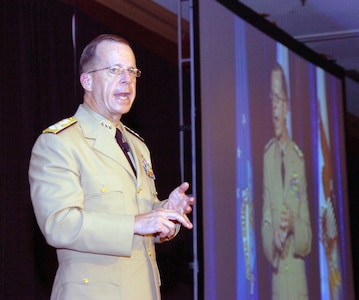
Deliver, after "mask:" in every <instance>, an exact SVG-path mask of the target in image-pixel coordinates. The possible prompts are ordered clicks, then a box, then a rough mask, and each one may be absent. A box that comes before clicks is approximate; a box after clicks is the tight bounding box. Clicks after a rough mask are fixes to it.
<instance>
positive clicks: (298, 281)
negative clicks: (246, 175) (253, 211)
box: [262, 64, 312, 300]
mask: <svg viewBox="0 0 359 300" xmlns="http://www.w3.org/2000/svg"><path fill="white" fill-rule="evenodd" d="M270 97H271V101H272V102H271V103H272V121H273V127H274V133H275V137H274V138H272V139H271V140H270V141H269V142H268V144H267V145H266V147H265V152H264V170H263V176H264V179H263V216H262V240H263V248H264V254H265V256H266V258H267V259H268V261H269V262H270V263H271V265H272V270H273V272H272V274H273V276H272V299H280V300H290V299H295V300H298V299H307V298H308V291H307V282H306V274H305V261H304V257H305V256H306V255H308V254H309V253H310V250H311V240H312V232H311V227H310V219H309V209H308V200H307V192H306V178H305V165H304V157H303V154H302V152H301V150H300V149H299V148H298V146H297V145H296V144H295V143H294V142H293V141H292V140H291V139H290V136H289V133H288V128H287V123H286V118H287V113H288V100H287V99H288V96H287V89H286V80H285V77H284V72H283V70H282V68H281V66H280V65H278V64H277V65H276V66H275V67H274V68H273V70H272V73H271V93H270Z"/></svg>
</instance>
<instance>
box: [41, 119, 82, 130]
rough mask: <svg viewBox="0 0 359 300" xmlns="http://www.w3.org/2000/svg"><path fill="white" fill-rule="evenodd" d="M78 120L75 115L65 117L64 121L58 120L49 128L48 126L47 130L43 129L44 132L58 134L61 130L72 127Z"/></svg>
mask: <svg viewBox="0 0 359 300" xmlns="http://www.w3.org/2000/svg"><path fill="white" fill-rule="evenodd" d="M76 122H77V120H76V119H75V118H74V117H71V118H67V119H63V120H62V121H60V122H57V123H56V124H54V125H51V126H49V127H48V128H46V129H45V130H43V133H47V132H49V133H54V134H57V133H59V132H60V131H62V130H64V129H66V128H68V127H70V126H71V125H73V124H75V123H76Z"/></svg>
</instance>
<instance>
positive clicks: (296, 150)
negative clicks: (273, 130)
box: [293, 142, 304, 159]
mask: <svg viewBox="0 0 359 300" xmlns="http://www.w3.org/2000/svg"><path fill="white" fill-rule="evenodd" d="M293 148H294V150H295V152H296V153H297V154H298V156H299V158H301V159H303V158H304V154H303V152H302V150H300V149H299V147H298V145H297V144H296V143H294V142H293Z"/></svg>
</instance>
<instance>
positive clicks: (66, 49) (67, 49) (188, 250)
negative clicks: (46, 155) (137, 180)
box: [0, 0, 193, 300]
mask: <svg viewBox="0 0 359 300" xmlns="http://www.w3.org/2000/svg"><path fill="white" fill-rule="evenodd" d="M95 8H96V7H95ZM74 12H75V13H76V37H77V38H76V45H77V46H76V52H75V51H74V48H73V45H72V32H71V22H72V16H73V14H74ZM95 13H96V11H94V14H95ZM0 22H1V26H0V34H1V47H0V57H1V69H0V76H1V78H0V84H1V88H0V99H1V110H0V114H1V117H0V118H1V136H0V137H1V155H0V160H1V161H0V165H1V167H0V168H1V179H2V180H1V183H0V184H1V189H0V193H1V194H0V199H1V203H0V240H1V242H0V257H1V264H0V298H1V299H37V300H40V299H49V295H50V291H51V286H52V282H53V278H54V275H55V271H56V267H57V261H56V254H55V251H54V249H52V248H51V247H49V246H48V245H47V244H46V242H45V241H44V239H43V237H42V235H41V233H40V231H39V229H38V227H37V224H36V221H35V218H34V215H33V211H32V206H31V201H30V197H29V184H28V175H27V171H28V163H29V158H30V153H31V148H32V145H33V143H34V142H35V139H36V138H37V136H38V135H39V134H40V133H41V131H42V130H43V129H44V128H47V127H48V126H49V125H51V124H53V123H55V122H57V121H58V120H61V119H62V118H65V117H69V116H72V115H73V114H74V113H75V111H76V109H77V106H78V105H79V104H80V103H81V102H82V88H81V86H80V83H79V79H78V74H77V62H78V59H79V56H80V54H81V51H82V49H83V47H84V46H85V45H86V44H87V43H88V42H89V41H90V40H92V39H93V38H94V37H95V36H97V35H98V34H101V33H116V34H119V35H122V36H124V37H125V38H127V39H128V40H129V41H130V42H131V43H132V46H133V48H134V51H135V54H136V56H137V65H138V67H139V68H140V69H141V70H142V74H143V75H142V77H141V78H139V80H138V83H137V86H138V90H137V98H136V101H135V104H134V106H133V109H132V111H131V112H130V113H129V115H126V116H125V117H124V118H123V119H122V120H123V122H124V123H125V124H126V125H128V126H129V127H131V128H132V129H134V130H135V131H136V132H138V133H139V134H140V135H141V136H142V137H143V138H144V139H145V141H146V143H147V145H148V146H149V148H150V150H151V152H152V160H153V166H154V171H155V174H156V178H157V187H158V192H159V197H160V199H164V198H166V197H167V195H168V194H169V192H170V191H172V189H173V188H174V187H176V186H177V185H178V184H179V183H180V180H181V179H180V163H179V158H180V157H179V156H180V154H179V117H178V113H179V104H178V78H177V73H178V71H177V65H176V63H174V62H173V61H171V60H170V59H168V58H166V59H163V58H161V57H160V56H158V55H157V54H155V53H153V51H151V50H150V49H149V47H150V46H151V42H152V43H156V40H152V41H148V42H149V43H148V46H149V47H146V44H145V43H143V45H142V44H139V43H137V42H136V41H134V39H133V38H132V37H131V36H128V35H127V34H126V33H127V31H130V32H131V34H132V36H135V37H136V34H138V35H143V34H146V33H145V32H142V31H138V32H137V33H136V31H135V30H136V28H134V27H131V30H128V24H124V25H123V26H119V27H121V28H123V30H122V31H121V30H118V28H115V29H114V28H109V27H106V26H105V25H103V24H102V22H99V21H98V20H97V19H95V18H93V17H91V16H90V15H89V13H88V12H84V11H83V10H82V9H81V8H80V7H79V6H77V5H73V4H71V3H65V2H63V1H56V0H30V1H29V0H12V1H0ZM119 23H121V20H119ZM147 38H151V36H149V35H148V36H147ZM174 49H176V48H174ZM164 50H165V49H164ZM169 50H170V51H172V49H169ZM74 56H76V57H75V58H74ZM173 56H174V57H175V55H173ZM185 179H186V180H190V179H188V178H185ZM158 260H159V267H160V271H161V274H162V284H163V286H162V293H163V298H164V299H190V298H191V296H192V285H193V283H192V282H193V281H192V269H191V268H190V267H189V264H190V262H191V261H192V232H191V231H188V230H185V229H182V230H181V232H180V234H179V235H178V236H177V238H176V239H174V240H173V241H171V243H165V244H163V245H160V246H159V247H158ZM139 288H140V287H139Z"/></svg>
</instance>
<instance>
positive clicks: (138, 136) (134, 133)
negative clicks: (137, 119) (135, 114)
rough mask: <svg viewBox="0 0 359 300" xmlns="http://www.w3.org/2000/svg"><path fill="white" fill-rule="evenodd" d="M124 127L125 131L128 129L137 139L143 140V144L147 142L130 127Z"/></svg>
mask: <svg viewBox="0 0 359 300" xmlns="http://www.w3.org/2000/svg"><path fill="white" fill-rule="evenodd" d="M124 127H125V129H126V130H127V131H128V132H129V133H131V134H133V135H134V136H135V137H137V138H138V139H139V140H141V141H142V142H143V143H144V142H145V140H144V138H143V137H141V136H140V135H139V134H138V133H137V132H134V131H133V130H132V129H130V128H128V127H127V126H125V125H124Z"/></svg>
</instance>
